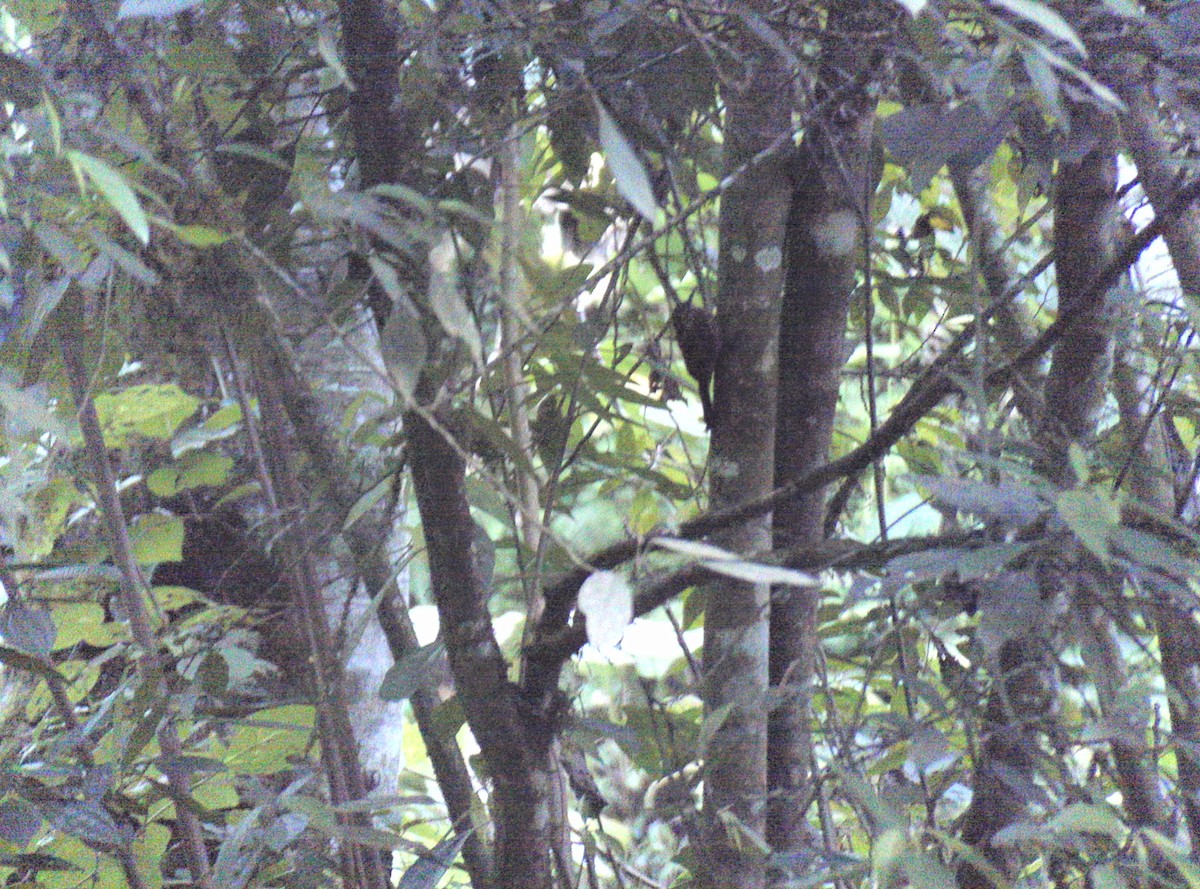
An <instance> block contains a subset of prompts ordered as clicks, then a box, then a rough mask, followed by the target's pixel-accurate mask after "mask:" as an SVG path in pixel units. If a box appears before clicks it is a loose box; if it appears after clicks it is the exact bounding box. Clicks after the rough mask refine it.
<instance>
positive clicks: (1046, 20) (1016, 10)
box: [992, 0, 1087, 57]
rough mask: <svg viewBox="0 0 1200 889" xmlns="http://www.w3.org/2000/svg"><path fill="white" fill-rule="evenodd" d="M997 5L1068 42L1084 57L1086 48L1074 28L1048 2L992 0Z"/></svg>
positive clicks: (1038, 0)
mask: <svg viewBox="0 0 1200 889" xmlns="http://www.w3.org/2000/svg"><path fill="white" fill-rule="evenodd" d="M992 2H993V3H995V4H996V5H997V6H1003V7H1004V8H1005V9H1007V10H1008V11H1009V12H1011V13H1012V14H1013V15H1016V16H1018V17H1020V18H1023V19H1025V20H1026V21H1027V22H1032V23H1033V24H1035V25H1037V26H1038V27H1039V28H1041V29H1042V30H1043V31H1045V32H1046V33H1047V34H1049V35H1050V36H1051V37H1056V38H1057V39H1059V40H1061V41H1063V42H1064V43H1067V44H1069V45H1070V46H1071V47H1072V48H1073V49H1074V50H1075V51H1076V52H1077V53H1079V55H1081V56H1084V57H1086V56H1087V48H1086V47H1085V46H1084V45H1083V41H1082V40H1080V39H1079V35H1078V34H1076V33H1075V29H1074V28H1072V27H1071V26H1070V25H1069V24H1067V20H1066V19H1064V18H1063V17H1062V16H1061V15H1060V14H1059V13H1058V12H1057V11H1056V10H1055V9H1054V7H1052V6H1051V5H1050V4H1049V3H1044V2H1040V0H992Z"/></svg>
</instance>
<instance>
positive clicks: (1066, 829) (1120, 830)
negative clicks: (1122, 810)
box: [1046, 803, 1129, 840]
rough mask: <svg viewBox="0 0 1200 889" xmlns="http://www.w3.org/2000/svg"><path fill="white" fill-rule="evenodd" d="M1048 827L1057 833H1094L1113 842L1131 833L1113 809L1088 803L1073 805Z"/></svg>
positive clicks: (1059, 814)
mask: <svg viewBox="0 0 1200 889" xmlns="http://www.w3.org/2000/svg"><path fill="white" fill-rule="evenodd" d="M1046 826H1047V827H1049V828H1050V829H1051V830H1053V831H1055V832H1056V833H1064V834H1081V833H1093V834H1100V835H1101V836H1106V837H1108V838H1109V839H1111V840H1121V839H1122V838H1123V837H1124V836H1125V834H1126V833H1128V832H1129V828H1128V827H1126V826H1125V822H1123V821H1122V820H1121V819H1120V818H1118V817H1117V814H1116V812H1114V811H1113V810H1112V809H1111V808H1109V807H1108V806H1096V805H1089V804H1087V803H1071V805H1069V806H1067V807H1066V808H1065V809H1063V810H1062V811H1061V812H1059V813H1058V814H1057V815H1055V816H1054V817H1053V818H1051V819H1050V820H1049V821H1048V822H1047V823H1046Z"/></svg>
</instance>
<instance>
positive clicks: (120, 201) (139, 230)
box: [67, 150, 150, 244]
mask: <svg viewBox="0 0 1200 889" xmlns="http://www.w3.org/2000/svg"><path fill="white" fill-rule="evenodd" d="M67 158H68V159H69V160H70V161H71V163H72V164H73V165H74V166H75V168H76V169H77V170H79V171H81V172H82V173H85V174H87V178H88V180H89V181H90V182H91V183H92V185H94V186H95V187H96V190H97V191H98V192H100V194H102V195H103V196H104V199H105V200H106V201H108V203H109V205H110V206H111V207H112V208H113V209H114V210H116V211H117V215H119V216H120V217H121V218H122V219H123V220H125V224H126V225H128V226H129V229H130V230H131V231H132V232H133V233H134V234H135V235H136V236H137V239H138V240H139V241H141V242H142V243H143V244H148V243H150V220H149V219H148V218H147V217H146V212H145V211H144V210H143V209H142V205H141V203H139V202H138V198H137V195H136V194H135V193H134V191H133V189H132V188H130V187H129V183H128V182H126V181H125V177H124V176H122V175H121V174H120V173H118V172H117V171H116V170H115V169H113V168H112V167H111V166H109V165H108V164H107V163H105V162H104V161H102V160H100V159H99V158H95V157H92V156H91V155H88V154H84V153H83V152H82V151H73V150H72V151H68V152H67Z"/></svg>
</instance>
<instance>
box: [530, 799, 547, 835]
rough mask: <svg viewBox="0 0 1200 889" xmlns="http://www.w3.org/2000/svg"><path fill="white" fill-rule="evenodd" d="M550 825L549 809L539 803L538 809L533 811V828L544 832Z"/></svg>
mask: <svg viewBox="0 0 1200 889" xmlns="http://www.w3.org/2000/svg"><path fill="white" fill-rule="evenodd" d="M549 824H550V807H549V806H548V805H546V803H539V804H538V807H537V808H536V809H534V810H533V826H534V828H535V829H537V830H545V829H546V827H547V826H548V825H549Z"/></svg>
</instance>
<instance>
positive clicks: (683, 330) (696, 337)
mask: <svg viewBox="0 0 1200 889" xmlns="http://www.w3.org/2000/svg"><path fill="white" fill-rule="evenodd" d="M671 326H672V327H673V328H674V329H675V341H676V342H677V343H679V351H680V352H681V353H683V366H684V367H686V368H687V372H688V373H689V374H690V375H691V376H692V378H693V379H694V380H695V381H696V386H697V388H699V390H700V406H701V407H702V408H703V409H704V423H705V425H707V426H708V428H709V429H712V428H713V427H714V426H715V425H716V420H717V417H716V413H715V411H714V410H713V402H712V382H713V371H715V370H716V367H717V352H718V351H719V350H720V339H719V337H718V335H717V321H716V319H715V318H714V317H713V316H712V315H711V314H709V313H708V312H706V311H705V310H704V309H702V308H700V306H694V305H692V304H691V303H690V302H680V303H678V304H676V306H675V309H674V311H672V312H671Z"/></svg>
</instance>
